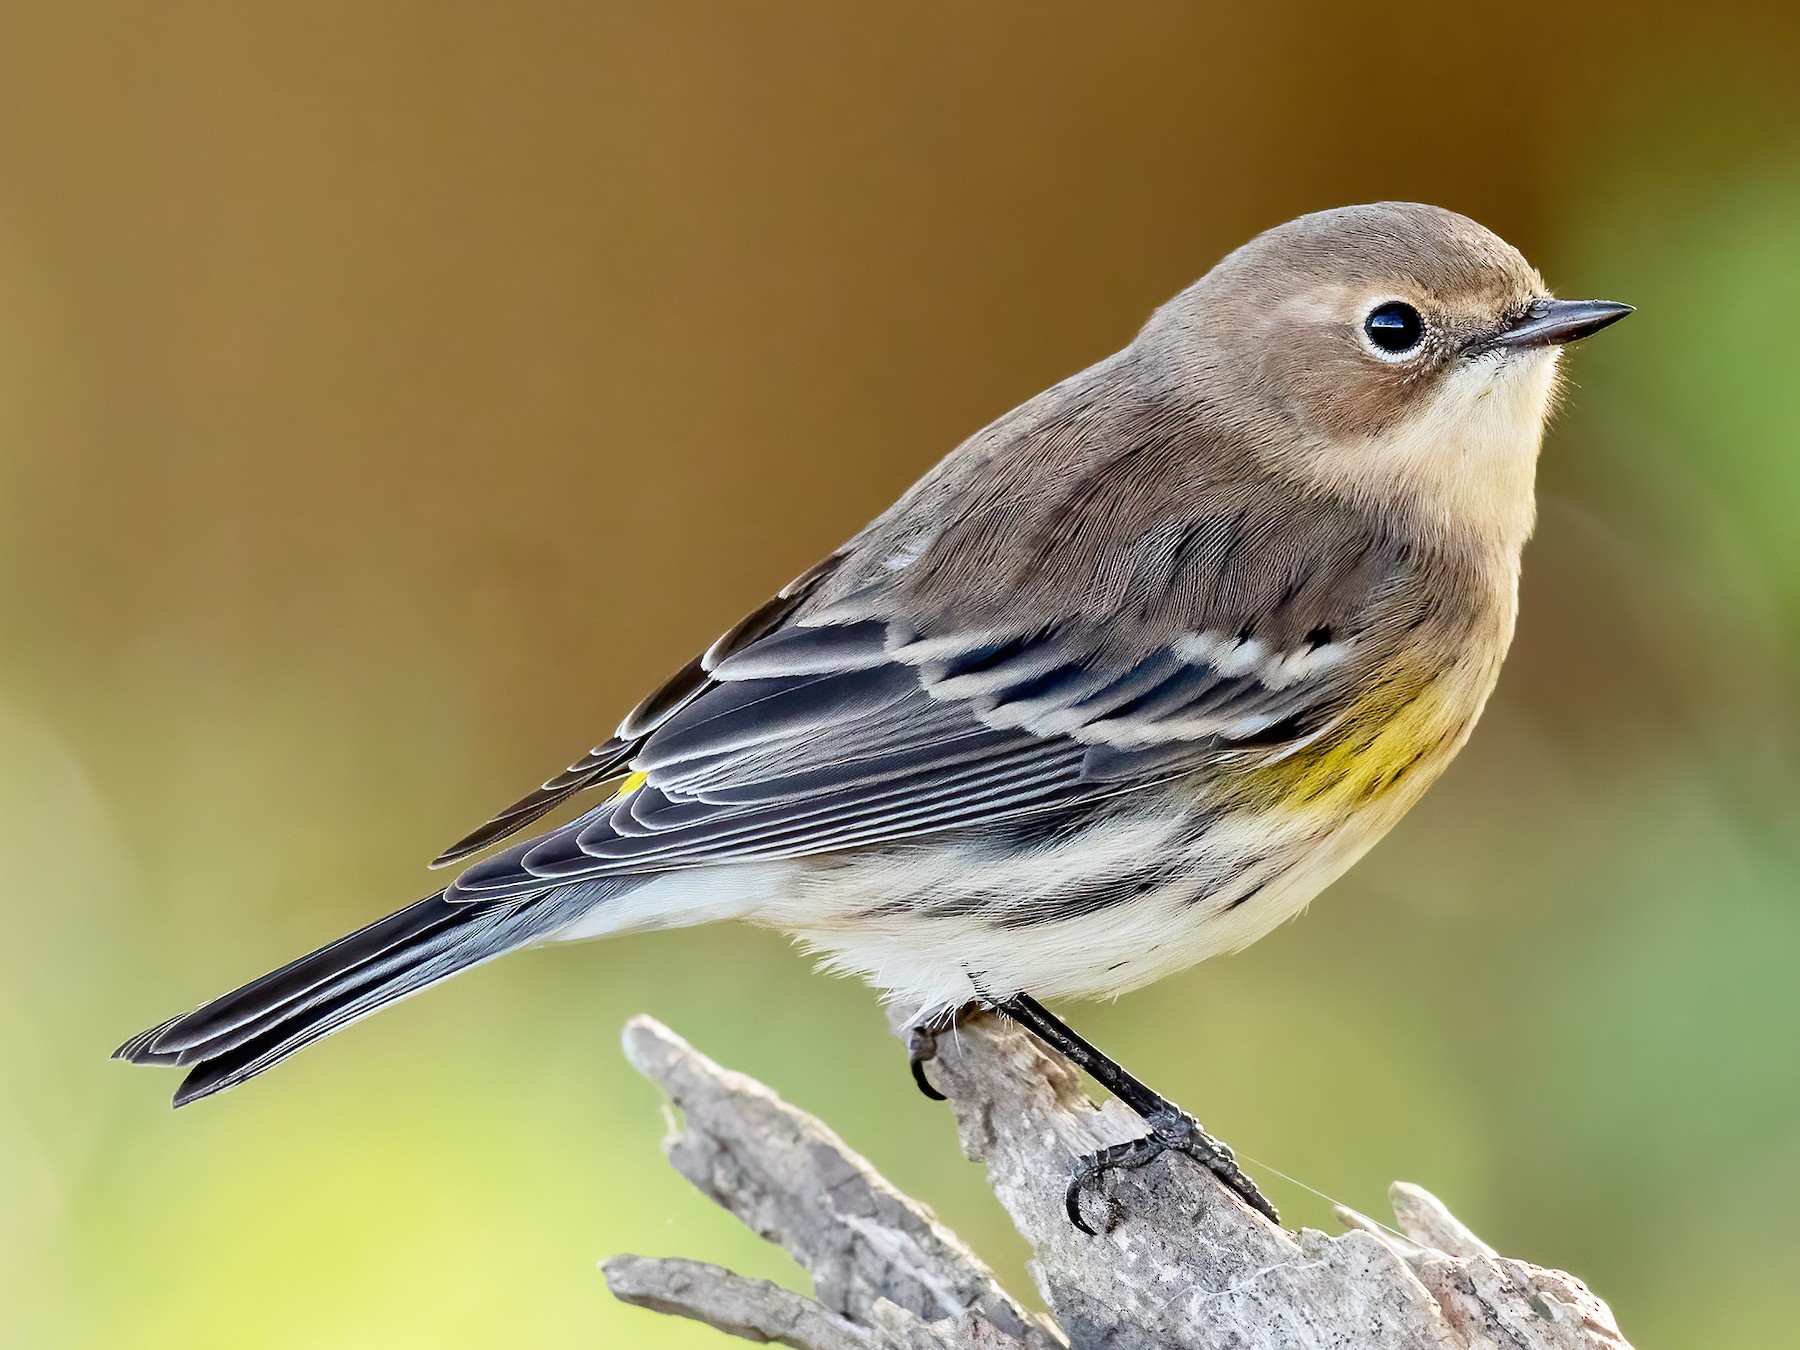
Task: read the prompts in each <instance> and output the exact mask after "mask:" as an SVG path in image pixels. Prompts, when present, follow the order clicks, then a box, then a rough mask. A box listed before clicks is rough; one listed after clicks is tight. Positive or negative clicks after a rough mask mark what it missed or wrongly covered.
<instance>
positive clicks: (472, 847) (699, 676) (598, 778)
mask: <svg viewBox="0 0 1800 1350" xmlns="http://www.w3.org/2000/svg"><path fill="white" fill-rule="evenodd" d="M839 557H840V555H839V554H835V553H834V554H832V555H831V556H830V557H829V558H826V559H825V560H824V561H823V562H821V563H819V564H818V565H817V566H816V567H813V568H812V569H811V570H809V571H807V572H805V573H803V574H801V575H800V576H799V577H797V578H795V579H794V580H793V581H791V582H790V583H788V584H787V585H786V586H784V587H782V588H781V590H780V591H778V592H777V593H776V594H775V596H774V598H773V599H771V600H769V601H768V602H767V603H765V604H763V605H760V606H758V607H757V608H756V609H754V610H752V611H751V612H750V613H749V614H747V615H745V616H744V618H743V619H741V620H740V621H739V622H737V623H736V624H734V625H733V626H732V627H731V628H730V629H729V630H728V631H727V632H725V633H724V634H723V635H721V636H720V638H719V640H718V641H717V642H715V643H713V645H712V646H711V647H709V648H707V649H706V651H704V652H702V653H701V654H700V655H699V656H696V657H695V658H694V659H693V660H692V661H689V662H688V663H687V664H686V665H685V666H683V667H682V668H681V669H680V670H678V671H676V672H675V673H674V674H673V675H671V676H670V677H669V678H668V679H667V680H665V681H664V682H663V683H662V684H661V685H659V686H658V687H657V688H656V689H655V690H654V691H653V692H652V693H651V694H650V695H649V696H648V697H647V698H645V699H644V700H643V701H642V702H641V703H639V704H638V705H637V707H635V708H633V709H632V710H631V712H630V713H629V714H627V716H626V718H625V720H624V721H623V722H621V723H619V727H618V730H616V731H615V732H613V734H612V735H611V736H609V737H608V738H607V739H606V740H604V741H602V742H601V743H600V744H598V745H596V746H595V747H594V748H593V749H591V750H589V751H588V752H587V753H586V754H584V755H582V756H581V757H580V758H579V759H577V760H576V761H575V762H574V763H573V764H571V765H569V767H568V768H566V769H564V770H563V771H562V772H561V773H559V774H556V775H555V776H553V777H551V778H548V779H546V780H545V781H544V782H543V783H542V784H540V785H539V786H538V787H536V788H533V789H532V790H531V791H530V792H528V793H526V794H525V795H524V796H523V797H521V798H519V800H518V801H516V802H514V803H513V804H512V805H511V806H508V807H507V808H506V809H505V810H503V811H499V812H497V813H496V814H495V815H494V816H492V817H491V818H489V819H488V820H487V821H486V822H484V823H483V824H482V825H481V827H480V828H478V829H475V830H471V831H470V832H469V833H468V834H466V835H464V836H463V837H462V838H461V839H459V840H457V841H456V842H455V843H454V844H452V845H450V847H449V848H447V849H445V850H444V851H443V852H442V853H440V854H438V856H437V857H435V858H433V859H432V860H431V865H432V866H433V867H447V866H449V865H450V864H451V863H455V862H461V861H462V860H463V859H465V858H469V857H472V856H474V855H475V854H477V853H481V852H484V851H486V850H487V849H490V848H492V847H493V846H494V845H495V844H498V843H499V842H500V841H501V840H503V839H506V838H507V837H508V836H510V835H514V834H517V833H518V832H519V831H520V830H522V829H524V828H525V827H526V826H527V825H529V824H531V823H532V822H533V821H535V820H537V819H539V818H540V817H542V816H546V815H548V814H549V813H550V812H552V811H554V810H555V809H556V808H557V807H559V806H561V805H562V804H563V803H564V802H566V801H568V800H569V798H571V797H575V796H578V795H579V794H581V793H583V792H585V791H586V790H587V789H589V788H591V787H594V786H597V785H598V784H601V783H605V782H607V781H608V780H610V779H614V778H617V777H619V776H620V775H621V774H622V773H624V772H625V771H626V765H627V764H628V763H629V762H630V760H631V757H632V755H634V754H635V753H636V752H637V750H638V749H639V748H640V747H641V746H642V745H643V744H644V741H645V739H646V738H647V737H648V736H649V734H650V732H651V731H653V730H654V729H655V728H656V727H657V726H659V725H661V723H662V722H664V721H666V720H667V719H668V718H669V717H670V716H672V715H673V714H675V713H677V712H679V711H680V710H681V709H682V708H684V707H686V706H687V705H688V704H689V703H691V702H692V701H693V700H694V699H695V698H697V697H698V696H699V695H700V694H702V693H704V692H705V691H706V690H708V689H710V688H712V687H713V684H714V681H713V679H712V676H711V671H712V668H713V667H714V666H715V665H717V664H718V663H719V662H720V661H722V660H724V659H725V658H726V657H728V656H730V655H731V654H732V653H733V652H736V651H738V650H741V649H742V648H743V647H745V646H746V645H748V644H749V643H752V642H754V641H756V639H758V638H760V637H763V636H765V635H767V634H768V633H771V632H773V631H774V630H775V629H777V628H779V627H780V626H781V624H782V623H784V622H785V621H786V620H787V619H788V618H789V617H790V616H792V615H793V613H794V611H795V610H797V609H798V608H799V607H800V606H801V605H803V604H804V603H805V602H806V600H807V599H808V598H809V597H810V596H811V595H812V593H813V591H814V590H815V589H816V588H817V587H818V585H819V583H820V582H821V581H822V580H823V579H824V578H825V577H827V576H829V575H830V573H831V572H832V570H833V569H834V568H835V567H836V565H837V562H838V559H839Z"/></svg>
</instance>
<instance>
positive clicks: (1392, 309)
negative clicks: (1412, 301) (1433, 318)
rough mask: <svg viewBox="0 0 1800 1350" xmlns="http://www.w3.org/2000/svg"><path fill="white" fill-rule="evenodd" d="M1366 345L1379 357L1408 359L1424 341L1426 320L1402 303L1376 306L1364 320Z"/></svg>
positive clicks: (1393, 301)
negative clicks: (1367, 343)
mask: <svg viewBox="0 0 1800 1350" xmlns="http://www.w3.org/2000/svg"><path fill="white" fill-rule="evenodd" d="M1363 332H1364V333H1366V334H1368V338H1369V345H1370V346H1372V347H1374V348H1375V351H1376V354H1377V355H1380V356H1407V355H1410V354H1411V353H1412V352H1414V351H1417V350H1418V347H1419V344H1420V343H1421V342H1423V341H1424V340H1425V320H1424V319H1423V318H1421V317H1420V316H1419V311H1418V310H1416V309H1414V308H1413V307H1412V306H1411V305H1409V304H1407V303H1406V302H1405V301H1403V300H1390V301H1388V302H1387V303H1386V304H1382V305H1377V306H1375V308H1374V309H1372V310H1370V311H1369V317H1368V318H1366V319H1364V320H1363Z"/></svg>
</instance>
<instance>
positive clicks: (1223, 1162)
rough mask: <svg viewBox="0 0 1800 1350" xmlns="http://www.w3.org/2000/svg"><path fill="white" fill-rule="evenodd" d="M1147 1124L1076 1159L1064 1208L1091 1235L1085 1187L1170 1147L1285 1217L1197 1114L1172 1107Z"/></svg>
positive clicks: (1256, 1205) (1261, 1208)
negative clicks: (1139, 1132) (1138, 1134)
mask: <svg viewBox="0 0 1800 1350" xmlns="http://www.w3.org/2000/svg"><path fill="white" fill-rule="evenodd" d="M1148 1123H1149V1125H1150V1133H1149V1134H1147V1135H1144V1136H1143V1137H1142V1138H1141V1139H1129V1140H1126V1141H1125V1142H1124V1143H1122V1144H1111V1145H1109V1146H1107V1147H1106V1148H1103V1149H1098V1150H1096V1151H1095V1152H1093V1153H1090V1154H1088V1155H1087V1156H1086V1157H1085V1158H1081V1159H1079V1160H1077V1162H1076V1164H1075V1171H1074V1174H1073V1175H1072V1176H1071V1177H1070V1178H1069V1187H1068V1189H1067V1190H1066V1191H1065V1192H1064V1193H1063V1208H1064V1209H1065V1210H1066V1211H1067V1212H1068V1215H1069V1222H1070V1223H1072V1224H1074V1225H1075V1227H1076V1228H1078V1229H1080V1230H1081V1231H1082V1232H1084V1233H1086V1234H1087V1235H1088V1236H1089V1237H1095V1236H1098V1234H1097V1233H1096V1232H1095V1231H1094V1229H1093V1228H1092V1227H1090V1226H1089V1224H1088V1222H1087V1220H1086V1219H1085V1218H1084V1217H1083V1216H1082V1213H1081V1192H1082V1190H1083V1189H1084V1188H1085V1187H1086V1186H1087V1184H1088V1183H1089V1182H1091V1181H1096V1180H1098V1179H1099V1178H1100V1177H1102V1176H1104V1175H1105V1174H1106V1173H1108V1172H1112V1171H1117V1170H1119V1169H1135V1168H1139V1167H1142V1166H1144V1164H1145V1163H1148V1162H1153V1161H1155V1160H1156V1159H1157V1158H1160V1157H1161V1156H1162V1155H1163V1154H1165V1153H1167V1152H1169V1151H1170V1150H1171V1149H1172V1150H1174V1151H1175V1152H1177V1153H1184V1154H1186V1155H1187V1156H1188V1157H1190V1158H1192V1159H1193V1160H1194V1161H1195V1162H1197V1163H1199V1164H1200V1165H1201V1166H1202V1167H1204V1168H1205V1169H1206V1170H1207V1171H1209V1172H1211V1173H1212V1174H1213V1175H1214V1176H1215V1177H1217V1178H1218V1179H1219V1180H1220V1181H1221V1182H1222V1183H1224V1185H1225V1186H1226V1187H1227V1189H1229V1190H1230V1191H1231V1192H1232V1194H1234V1195H1236V1196H1237V1197H1238V1198H1239V1199H1241V1200H1242V1201H1243V1202H1244V1203H1245V1204H1247V1205H1249V1206H1250V1208H1251V1209H1254V1210H1255V1211H1256V1212H1257V1213H1258V1214H1261V1215H1262V1216H1263V1217H1264V1218H1265V1219H1267V1220H1269V1222H1271V1223H1275V1224H1279V1223H1280V1222H1281V1216H1280V1214H1278V1213H1277V1212H1276V1209H1275V1206H1274V1205H1272V1204H1270V1203H1269V1201H1268V1200H1267V1199H1266V1198H1265V1197H1264V1195H1263V1193H1262V1192H1261V1191H1260V1190H1258V1189H1257V1188H1256V1183H1255V1182H1254V1181H1252V1180H1250V1178H1249V1177H1247V1176H1245V1175H1244V1171H1243V1169H1242V1168H1240V1167H1239V1166H1238V1165H1237V1160H1236V1159H1235V1158H1234V1157H1233V1156H1232V1153H1231V1150H1230V1149H1229V1148H1227V1147H1226V1146H1225V1145H1224V1144H1221V1143H1220V1142H1219V1141H1218V1140H1216V1139H1214V1138H1213V1137H1212V1136H1211V1135H1209V1134H1207V1133H1206V1131H1205V1130H1202V1129H1201V1128H1200V1124H1199V1122H1198V1121H1196V1120H1195V1119H1194V1118H1193V1117H1192V1116H1190V1115H1188V1114H1187V1113H1186V1112H1173V1113H1171V1114H1170V1115H1168V1116H1165V1117H1160V1118H1156V1119H1152V1120H1150V1121H1149V1122H1148Z"/></svg>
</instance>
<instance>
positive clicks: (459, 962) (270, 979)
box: [113, 892, 567, 1106]
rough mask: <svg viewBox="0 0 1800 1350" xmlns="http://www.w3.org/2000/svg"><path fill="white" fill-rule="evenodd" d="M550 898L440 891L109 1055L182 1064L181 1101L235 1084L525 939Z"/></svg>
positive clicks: (553, 917)
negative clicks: (471, 898) (498, 898)
mask: <svg viewBox="0 0 1800 1350" xmlns="http://www.w3.org/2000/svg"><path fill="white" fill-rule="evenodd" d="M560 908H561V907H560V906H558V905H557V904H556V903H555V901H554V900H553V899H551V898H549V897H545V898H543V899H538V900H527V901H524V902H522V903H515V904H512V905H508V906H495V905H481V904H450V903H447V902H446V901H445V900H444V898H443V895H442V893H441V892H440V893H439V894H437V895H433V896H429V897H427V898H426V899H424V900H420V901H418V902H417V903H416V904H412V905H408V906H407V907H406V908H405V909H403V910H401V911H399V912H398V913H397V914H390V915H388V917H387V918H385V919H382V920H379V921H378V922H376V923H372V924H370V925H369V926H368V927H367V928H363V929H360V930H358V931H357V932H354V933H352V934H350V935H349V936H348V937H344V938H339V939H338V940H337V941H336V942H334V943H332V944H331V945H330V946H328V947H321V948H320V949H319V950H318V951H316V952H314V953H312V954H311V955H310V956H303V957H301V958H300V959H299V960H298V961H294V962H290V963H289V964H288V965H285V966H283V967H282V968H281V969H280V970H277V971H272V972H271V973H269V974H267V975H264V976H263V977H262V978H261V979H260V980H252V981H251V982H250V983H249V984H247V985H245V986H244V987H243V988H241V989H237V990H234V991H233V992H231V993H229V994H226V995H224V996H222V997H220V998H216V999H214V1000H213V1001H212V1002H211V1003H208V1004H206V1005H205V1006H204V1007H201V1008H196V1009H195V1010H194V1011H193V1012H190V1013H184V1014H183V1015H182V1016H180V1017H177V1018H173V1019H172V1020H170V1021H167V1022H164V1023H163V1024H162V1025H161V1026H157V1027H152V1028H151V1029H150V1030H148V1031H146V1032H143V1033H141V1034H140V1035H137V1036H134V1037H132V1038H131V1039H130V1040H129V1041H127V1042H125V1044H124V1045H122V1046H120V1047H119V1048H118V1049H117V1050H116V1051H114V1052H113V1053H114V1058H117V1059H126V1060H130V1061H131V1062H132V1063H134V1064H174V1065H179V1066H182V1067H184V1068H186V1069H187V1070H188V1075H187V1077H186V1078H185V1079H183V1080H182V1084H181V1087H180V1088H179V1089H178V1090H177V1091H176V1093H175V1105H177V1106H184V1105H186V1104H187V1103H188V1102H191V1101H197V1100H198V1099H199V1098H201V1097H205V1096H208V1095H210V1094H211V1093H214V1092H220V1091H223V1090H224V1089H225V1088H228V1087H235V1086H236V1085H237V1084H239V1083H242V1082H243V1081H244V1080H245V1079H248V1078H254V1077H255V1076H256V1075H257V1074H259V1073H261V1072H262V1071H263V1070H264V1069H267V1068H269V1067H270V1066H271V1065H274V1064H278V1063H280V1062H281V1061H282V1060H284V1059H286V1058H287V1057H288V1056H289V1055H291V1054H293V1053H294V1052H295V1051H296V1050H300V1049H302V1048H303V1047H305V1046H308V1045H310V1044H312V1043H313V1042H314V1041H316V1040H318V1039H319V1038H320V1037H321V1036H327V1035H329V1034H330V1033H332V1032H334V1031H336V1030H338V1029H339V1028H340V1027H344V1026H348V1025H349V1024H350V1023H351V1022H354V1021H356V1020H357V1019H358V1018H362V1017H367V1016H368V1015H369V1014H370V1013H372V1012H374V1011H375V1010H376V1009H378V1008H384V1007H386V1006H387V1005H388V1004H390V1003H393V1002H396V1001H397V1000H399V999H403V998H406V997H408V996H409V995H412V994H416V993H418V992H419V991H420V990H421V989H424V988H426V987H427V986H429V985H433V984H436V983H437V982H438V981H439V980H442V979H447V978H448V977H449V976H451V975H454V974H456V973H457V972H458V971H463V970H467V969H469V968H470V967H471V966H475V965H479V964H480V963H481V962H483V961H488V960H491V959H492V958H494V957H496V956H499V955H502V954H503V953H505V952H508V951H511V950H513V949H514V948H516V947H521V946H524V945H525V944H526V943H529V942H531V941H533V940H535V939H536V938H539V937H541V936H543V935H544V934H545V933H546V932H548V931H549V930H550V929H552V928H554V927H555V926H556V925H557V923H559V922H562V921H565V920H566V919H567V914H566V913H564V914H558V913H557V911H558V910H559V909H560Z"/></svg>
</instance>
